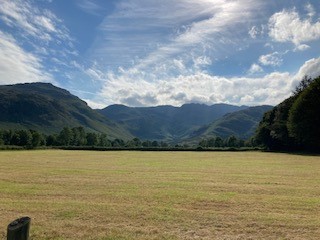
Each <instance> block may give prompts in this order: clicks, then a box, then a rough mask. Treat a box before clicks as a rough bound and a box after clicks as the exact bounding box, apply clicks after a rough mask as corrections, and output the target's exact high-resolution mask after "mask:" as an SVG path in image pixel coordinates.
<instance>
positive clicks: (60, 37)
mask: <svg viewBox="0 0 320 240" xmlns="http://www.w3.org/2000/svg"><path fill="white" fill-rule="evenodd" d="M0 19H1V20H2V21H3V22H4V23H5V24H6V25H7V26H9V27H11V28H16V29H18V31H14V33H15V34H16V35H19V36H22V37H24V38H27V39H28V38H29V37H32V38H34V39H37V40H38V41H39V40H40V41H43V42H45V43H49V42H55V43H56V42H59V41H64V42H67V43H68V44H69V45H70V46H71V45H72V41H73V39H72V38H71V37H70V35H69V31H68V30H67V28H66V27H65V26H64V25H63V23H62V21H61V20H60V19H59V18H58V17H57V16H56V15H55V14H53V13H52V12H51V11H49V10H47V9H39V8H38V7H37V6H36V5H35V4H33V2H31V1H29V0H10V1H6V0H0Z"/></svg>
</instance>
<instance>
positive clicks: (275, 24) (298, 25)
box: [269, 5, 320, 46]
mask: <svg viewBox="0 0 320 240" xmlns="http://www.w3.org/2000/svg"><path fill="white" fill-rule="evenodd" d="M310 6H311V5H310ZM310 6H309V7H310ZM309 14H310V12H309ZM312 14H313V13H312V12H311V15H312ZM269 36H270V37H271V38H272V39H273V40H274V41H277V42H292V43H294V44H295V45H297V46H298V45H300V44H302V43H306V42H309V41H313V40H317V39H320V21H319V20H318V21H316V22H312V19H310V18H308V19H301V18H300V16H299V14H298V12H297V11H296V10H295V9H293V10H283V11H281V12H278V13H275V14H274V15H272V16H271V18H270V19H269Z"/></svg>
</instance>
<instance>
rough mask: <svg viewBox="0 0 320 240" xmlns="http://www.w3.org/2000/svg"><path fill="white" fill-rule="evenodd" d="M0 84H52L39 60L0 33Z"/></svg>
mask: <svg viewBox="0 0 320 240" xmlns="http://www.w3.org/2000/svg"><path fill="white" fill-rule="evenodd" d="M0 63H1V65H0V84H14V83H23V82H54V80H53V77H52V76H51V75H50V74H48V73H46V71H44V69H43V66H42V64H41V60H40V59H39V58H38V57H37V56H35V55H33V54H31V53H28V52H26V51H25V50H23V49H22V48H21V47H20V46H19V45H18V44H17V42H16V40H15V39H14V38H13V37H12V36H10V35H8V34H5V33H3V32H1V31H0Z"/></svg>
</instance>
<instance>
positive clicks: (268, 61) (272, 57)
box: [259, 52, 283, 67]
mask: <svg viewBox="0 0 320 240" xmlns="http://www.w3.org/2000/svg"><path fill="white" fill-rule="evenodd" d="M259 62H260V63H261V64H262V65H264V66H274V67H275V66H280V65H281V64H282V62H283V60H282V58H281V54H280V53H278V52H274V53H271V54H267V55H262V56H260V57H259Z"/></svg>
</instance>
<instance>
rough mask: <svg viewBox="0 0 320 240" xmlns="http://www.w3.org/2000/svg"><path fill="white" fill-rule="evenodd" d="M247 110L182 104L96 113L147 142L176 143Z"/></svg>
mask: <svg viewBox="0 0 320 240" xmlns="http://www.w3.org/2000/svg"><path fill="white" fill-rule="evenodd" d="M246 108H247V107H246V106H241V107H239V106H233V105H228V104H215V105H212V106H207V105H204V104H185V105H183V106H181V107H173V106H158V107H137V108H134V107H127V106H124V105H111V106H109V107H107V108H105V109H102V110H99V112H100V113H102V114H103V115H104V116H106V117H108V118H109V119H112V120H114V121H116V122H117V123H119V124H120V125H121V126H123V127H124V128H125V129H127V130H128V131H130V133H131V134H133V135H135V136H137V137H139V138H141V139H150V140H161V141H169V142H178V141H180V140H181V139H183V138H186V137H188V136H189V134H190V133H192V132H193V131H195V130H196V129H198V128H199V127H201V126H203V125H206V124H209V123H210V122H212V121H214V120H217V119H219V118H220V117H222V116H223V115H225V114H227V113H231V112H235V111H239V110H242V109H246Z"/></svg>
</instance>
